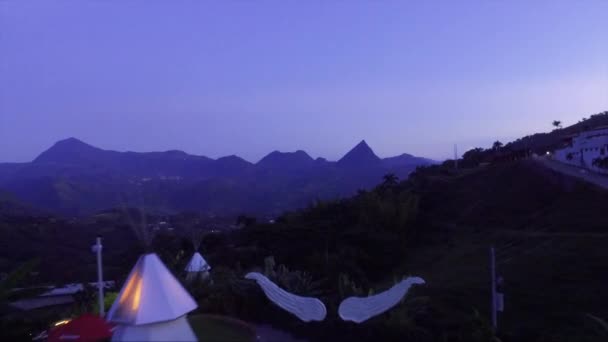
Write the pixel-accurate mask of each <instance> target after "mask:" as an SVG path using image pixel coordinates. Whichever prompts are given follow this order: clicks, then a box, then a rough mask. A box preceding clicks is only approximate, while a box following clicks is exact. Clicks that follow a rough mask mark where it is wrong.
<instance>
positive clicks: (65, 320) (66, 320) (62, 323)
mask: <svg viewBox="0 0 608 342" xmlns="http://www.w3.org/2000/svg"><path fill="white" fill-rule="evenodd" d="M68 323H70V320H69V319H64V320H63V321H59V322H55V324H53V325H54V326H56V327H58V326H60V325H64V324H68Z"/></svg>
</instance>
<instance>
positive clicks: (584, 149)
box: [553, 127, 608, 173]
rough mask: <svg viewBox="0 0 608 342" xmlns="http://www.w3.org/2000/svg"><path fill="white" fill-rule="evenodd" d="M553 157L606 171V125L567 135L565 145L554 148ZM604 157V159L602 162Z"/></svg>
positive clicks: (607, 165)
mask: <svg viewBox="0 0 608 342" xmlns="http://www.w3.org/2000/svg"><path fill="white" fill-rule="evenodd" d="M553 158H554V159H555V160H558V161H560V162H562V163H566V164H570V165H574V166H578V167H583V168H586V169H589V170H592V171H595V172H601V173H608V159H606V158H608V127H598V128H596V129H593V130H590V131H586V132H582V133H580V134H578V135H575V136H570V137H567V138H566V146H565V147H564V148H562V149H559V150H556V151H555V153H554V156H553ZM604 159H606V161H605V162H604V164H603V163H602V161H603V160H604ZM602 164H603V165H602ZM602 166H603V167H602Z"/></svg>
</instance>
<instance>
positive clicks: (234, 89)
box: [0, 0, 608, 162]
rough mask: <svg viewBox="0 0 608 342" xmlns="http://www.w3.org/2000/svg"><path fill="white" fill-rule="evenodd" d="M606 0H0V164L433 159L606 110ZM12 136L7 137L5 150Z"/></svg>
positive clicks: (549, 128)
mask: <svg viewBox="0 0 608 342" xmlns="http://www.w3.org/2000/svg"><path fill="white" fill-rule="evenodd" d="M606 13H608V2H606V1H601V0H597V1H586V2H584V3H575V2H571V1H563V2H562V1H560V2H552V3H540V2H537V3H527V2H521V3H513V2H509V3H500V2H488V1H470V2H467V3H462V2H459V3H456V2H444V3H426V2H425V3H410V2H393V1H386V2H373V3H372V2H361V3H353V2H332V3H327V2H314V1H313V2H306V3H295V2H290V3H283V2H272V1H270V2H238V3H237V2H234V3H226V2H223V3H221V4H220V3H199V2H180V3H174V2H155V1H148V2H145V3H144V2H141V1H132V2H128V3H123V2H111V1H103V2H101V1H90V2H70V1H56V2H53V3H48V2H43V3H36V2H29V1H0V146H3V147H5V148H2V149H0V162H25V161H31V160H32V159H34V158H35V157H36V156H37V155H38V154H40V153H41V152H42V151H44V150H46V149H47V148H49V147H50V146H51V145H52V144H53V143H55V142H56V141H58V140H62V139H65V138H68V137H76V138H78V139H80V140H82V141H84V142H86V143H88V144H91V145H93V146H96V147H100V148H103V149H109V150H118V151H126V150H131V151H137V152H147V151H165V150H183V151H185V152H187V153H190V154H196V155H205V156H208V157H211V158H217V157H221V156H226V155H233V154H234V155H238V156H240V157H242V158H244V159H246V160H248V161H251V162H256V161H258V160H259V159H260V158H262V157H263V156H265V155H266V154H268V153H269V152H271V151H274V150H279V151H284V152H290V151H295V150H304V151H306V152H307V153H309V154H310V155H311V156H312V157H313V158H317V157H323V158H327V159H328V160H337V159H339V158H340V157H341V156H342V155H343V154H344V153H346V152H347V151H348V150H350V149H351V148H352V147H354V146H355V145H356V144H357V143H358V142H359V141H361V140H363V139H364V140H366V141H367V143H368V144H369V145H370V147H371V148H372V149H373V150H374V151H375V152H376V154H377V155H378V156H380V157H389V156H395V155H399V154H401V153H409V154H413V155H416V156H421V157H427V158H432V159H436V160H442V159H445V158H449V157H451V156H452V154H453V145H454V144H458V146H459V151H460V152H464V151H466V150H467V149H469V148H472V147H477V146H481V147H489V146H490V145H491V143H492V142H493V141H494V140H501V141H503V142H507V141H510V140H513V139H516V138H519V137H522V136H524V135H528V134H532V133H536V132H545V131H549V130H551V121H553V120H561V121H562V123H563V124H564V125H570V124H573V123H576V122H577V121H578V120H580V119H581V118H582V117H588V116H589V115H591V114H595V113H598V112H601V111H605V110H608V59H606V56H608V44H606V37H608V20H606ZM6 147H10V148H6Z"/></svg>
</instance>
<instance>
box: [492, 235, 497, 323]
mask: <svg viewBox="0 0 608 342" xmlns="http://www.w3.org/2000/svg"><path fill="white" fill-rule="evenodd" d="M490 277H491V285H490V286H491V303H492V305H491V315H492V328H494V330H496V328H497V327H498V322H497V317H496V302H497V301H496V258H495V256H494V247H490Z"/></svg>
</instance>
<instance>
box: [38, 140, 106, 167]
mask: <svg viewBox="0 0 608 342" xmlns="http://www.w3.org/2000/svg"><path fill="white" fill-rule="evenodd" d="M99 152H103V150H101V149H99V148H97V147H94V146H91V145H89V144H87V143H85V142H83V141H82V140H79V139H76V138H74V137H70V138H67V139H63V140H59V141H57V142H56V143H55V144H53V146H51V147H50V148H49V149H48V150H46V151H44V152H42V153H41V154H40V155H39V156H38V157H36V159H34V162H59V163H63V162H69V161H72V160H73V159H74V158H76V157H82V156H83V155H88V154H93V153H99Z"/></svg>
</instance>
